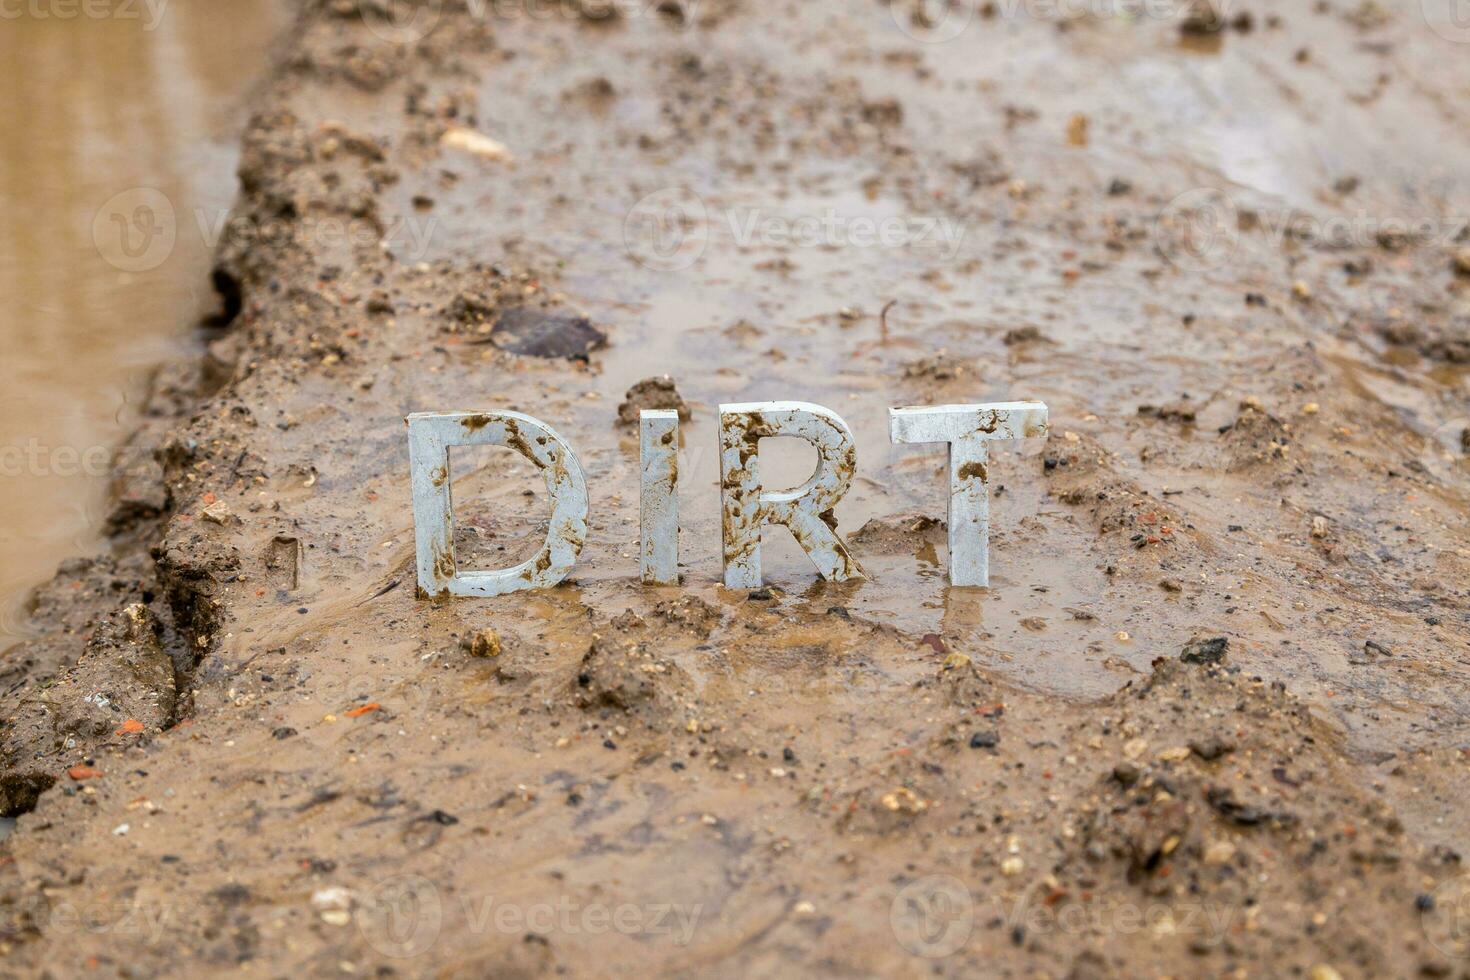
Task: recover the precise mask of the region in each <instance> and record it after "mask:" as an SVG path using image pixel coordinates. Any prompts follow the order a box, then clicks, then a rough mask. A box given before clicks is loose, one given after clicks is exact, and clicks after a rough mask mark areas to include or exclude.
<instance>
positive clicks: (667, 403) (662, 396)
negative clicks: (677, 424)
mask: <svg viewBox="0 0 1470 980" xmlns="http://www.w3.org/2000/svg"><path fill="white" fill-rule="evenodd" d="M623 399H624V400H623V403H622V404H621V405H619V406H618V422H619V423H620V424H622V425H637V424H638V418H639V413H640V412H643V411H658V410H663V411H672V412H678V413H679V418H680V419H682V420H684V421H686V422H687V421H688V420H689V415H690V412H689V406H688V405H686V404H685V403H684V399H683V398H682V397H681V396H680V395H679V389H678V388H676V387H674V379H673V378H671V377H669V376H668V375H667V374H664V375H659V376H657V377H653V378H644V379H643V380H642V381H640V382H638V383H637V384H635V385H634V386H633V387H631V388H629V389H628V393H627V394H626V395H624V396H623Z"/></svg>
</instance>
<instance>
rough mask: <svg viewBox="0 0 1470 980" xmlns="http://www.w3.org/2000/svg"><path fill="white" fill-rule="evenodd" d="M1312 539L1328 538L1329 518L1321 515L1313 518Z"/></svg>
mask: <svg viewBox="0 0 1470 980" xmlns="http://www.w3.org/2000/svg"><path fill="white" fill-rule="evenodd" d="M1312 537H1314V538H1325V537H1327V518H1325V517H1323V516H1322V515H1321V514H1316V515H1313V517H1312Z"/></svg>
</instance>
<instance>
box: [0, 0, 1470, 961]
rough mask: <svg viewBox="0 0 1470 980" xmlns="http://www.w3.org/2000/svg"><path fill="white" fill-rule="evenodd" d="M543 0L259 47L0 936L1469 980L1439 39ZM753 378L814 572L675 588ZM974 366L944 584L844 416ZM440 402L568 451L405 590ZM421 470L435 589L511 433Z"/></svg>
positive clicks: (41, 948) (50, 597) (913, 482)
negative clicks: (545, 476) (836, 536)
mask: <svg viewBox="0 0 1470 980" xmlns="http://www.w3.org/2000/svg"><path fill="white" fill-rule="evenodd" d="M550 9H551V10H552V14H551V15H550V16H547V15H545V8H543V7H539V6H538V7H536V11H537V12H536V14H535V15H534V16H532V15H531V12H530V8H527V7H524V6H522V7H512V6H510V5H501V6H495V5H489V6H487V5H485V4H471V5H469V6H466V4H465V3H463V2H461V0H454V2H445V3H443V4H425V5H424V7H423V10H422V19H419V20H412V21H410V20H408V19H406V18H404V17H402V16H395V15H401V14H402V13H403V11H402V10H401V9H398V8H395V7H392V6H389V5H384V4H381V3H378V2H376V0H361V2H354V0H334V2H307V3H305V4H304V7H303V9H302V11H301V13H300V16H299V20H298V22H297V23H296V25H295V26H294V28H293V29H292V30H291V31H290V32H289V36H288V37H287V38H285V39H283V41H282V44H281V46H280V50H279V53H278V70H277V77H276V81H275V82H274V84H272V85H271V86H270V87H269V90H268V91H267V92H266V94H265V96H264V98H263V99H262V101H261V103H260V104H259V106H258V111H257V112H256V114H255V116H254V117H253V120H252V122H251V124H250V126H249V129H248V131H247V132H246V133H245V135H244V154H243V157H242V163H241V167H240V179H241V192H240V197H239V201H238V205H237V209H236V219H237V226H236V227H235V229H234V231H233V233H232V234H230V235H229V236H227V240H226V243H225V245H224V247H223V248H222V250H221V253H220V255H219V262H218V271H217V272H216V275H215V284H216V287H217V288H218V290H219V291H220V295H221V302H222V309H223V312H222V315H221V316H220V318H219V319H218V322H215V323H212V324H211V325H209V326H208V327H206V328H205V329H206V330H208V331H209V346H208V355H207V356H206V357H205V358H204V360H203V361H202V362H200V363H189V364H178V365H175V366H174V367H173V368H171V369H170V370H168V371H166V372H164V374H163V375H162V376H161V377H160V378H159V379H158V382H157V384H156V386H155V393H154V396H153V399H152V402H151V407H150V412H149V415H150V421H149V423H148V424H147V425H146V426H145V427H144V428H143V430H142V431H140V432H139V433H138V435H137V436H136V439H135V443H136V446H137V447H139V448H141V449H142V450H144V452H142V453H133V454H129V458H131V459H135V460H136V459H140V458H141V459H144V460H146V461H145V462H142V463H137V464H135V465H132V466H131V467H130V468H129V470H128V471H127V472H126V473H122V474H119V479H118V481H117V487H116V507H115V512H114V515H113V522H112V526H113V530H114V538H113V542H114V548H113V551H112V553H111V554H109V555H107V556H103V557H95V558H85V559H77V560H73V561H69V562H67V563H65V564H63V565H62V567H61V569H60V570H59V572H58V574H57V577H56V579H55V580H54V581H53V582H51V583H50V584H49V585H47V586H46V587H44V588H42V589H41V590H39V592H38V593H37V595H36V597H35V599H34V601H33V603H32V607H33V609H32V627H33V628H34V629H36V630H37V631H39V632H40V633H41V634H42V636H41V637H40V638H39V639H37V640H34V641H31V642H29V643H26V644H24V645H22V646H20V647H17V648H15V649H12V650H11V651H10V652H9V653H8V655H6V657H5V658H4V659H3V660H0V672H3V680H4V686H3V691H4V695H3V719H4V725H3V728H0V753H3V763H4V770H3V775H0V806H3V810H0V812H3V813H4V814H5V815H8V816H11V817H18V821H17V822H16V824H15V828H14V831H13V832H12V833H11V834H10V835H9V836H8V837H6V838H5V839H4V841H3V843H0V912H3V913H4V914H3V916H0V952H3V960H0V973H3V974H5V975H15V976H32V975H54V976H69V975H89V976H90V975H100V976H110V975H122V976H154V975H179V976H197V975H201V974H204V973H213V972H230V973H237V974H239V975H245V976H271V977H274V976H298V975H309V976H337V975H374V976H442V977H480V976H531V975H542V974H549V973H564V974H568V975H574V976H580V975H603V974H615V975H624V974H644V975H646V974H648V973H653V972H656V973H659V974H699V975H721V976H746V975H755V974H774V975H793V974H797V973H802V974H808V973H810V974H822V975H853V976H857V975H880V974H881V975H898V976H917V975H928V974H939V975H987V976H989V975H994V976H1051V977H1067V976H1071V977H1105V976H1197V975H1209V976H1241V977H1246V976H1269V977H1277V976H1310V977H1313V978H1314V980H1330V978H1333V977H1337V976H1342V977H1383V976H1416V975H1425V976H1435V977H1440V976H1463V975H1470V959H1467V958H1466V957H1465V954H1466V953H1467V952H1470V946H1467V945H1466V943H1467V940H1470V934H1467V933H1466V932H1465V931H1464V930H1463V929H1462V928H1461V922H1460V920H1461V918H1462V914H1461V910H1462V901H1463V900H1464V898H1465V895H1466V893H1470V887H1465V885H1464V879H1462V878H1461V877H1460V876H1461V875H1462V874H1464V869H1463V868H1462V852H1463V851H1464V850H1465V849H1466V847H1467V838H1466V831H1467V819H1466V816H1465V809H1464V807H1463V805H1462V804H1461V795H1460V791H1458V790H1456V789H1455V787H1456V786H1459V785H1463V784H1461V783H1460V780H1461V779H1463V778H1464V776H1465V773H1466V763H1467V760H1466V752H1467V750H1470V740H1467V731H1466V724H1467V711H1470V665H1467V660H1466V658H1467V652H1470V645H1467V640H1470V631H1467V612H1470V597H1467V590H1466V587H1465V582H1466V572H1467V567H1470V564H1467V562H1470V552H1467V544H1470V536H1467V532H1466V515H1467V502H1470V472H1467V470H1466V468H1465V467H1464V465H1463V463H1462V460H1461V456H1462V446H1461V441H1460V440H1461V431H1462V430H1463V429H1464V428H1465V427H1466V421H1465V416H1466V415H1467V414H1470V398H1467V389H1466V385H1465V382H1464V368H1463V365H1464V363H1466V362H1467V361H1470V254H1467V253H1466V252H1465V249H1466V248H1467V247H1470V241H1467V240H1466V236H1465V234H1464V232H1463V230H1462V229H1461V228H1458V227H1457V226H1455V225H1454V223H1453V219H1454V218H1455V216H1456V215H1458V216H1460V218H1461V219H1463V217H1464V216H1465V215H1467V214H1470V191H1467V180H1470V171H1467V160H1470V152H1467V151H1470V146H1467V144H1470V137H1467V134H1470V98H1467V96H1470V56H1467V53H1470V47H1466V45H1465V44H1463V43H1458V42H1457V41H1456V40H1454V39H1453V38H1450V37H1447V36H1446V35H1445V34H1444V33H1440V32H1436V31H1434V30H1431V29H1430V28H1429V27H1428V26H1427V25H1426V22H1425V20H1424V18H1423V16H1422V15H1421V13H1420V5H1419V4H1417V3H1414V2H1408V0H1405V2H1402V3H1387V4H1379V3H1365V4H1362V5H1352V4H1347V3H1306V2H1288V3H1280V4H1273V5H1270V6H1267V5H1264V4H1263V5H1259V6H1255V5H1251V6H1246V5H1236V6H1235V7H1231V8H1228V9H1227V11H1226V12H1227V13H1228V14H1229V15H1230V16H1229V18H1228V19H1225V22H1224V23H1215V24H1208V23H1207V24H1204V25H1201V23H1200V20H1199V18H1198V17H1193V18H1189V17H1185V16H1184V15H1183V13H1182V12H1181V11H1177V10H1175V11H1172V14H1173V16H1169V17H1162V16H1140V17H1124V16H1086V17H1067V18H1060V17H1057V16H1050V15H1049V12H1050V13H1055V11H1054V10H1052V8H1051V7H1047V6H1043V7H1041V8H1038V9H1036V10H1033V9H1031V8H1030V7H1028V6H1026V5H1015V4H1010V5H1006V4H999V5H996V4H991V5H986V6H985V7H983V8H980V9H976V10H971V9H970V8H969V7H965V6H960V7H957V8H955V11H953V12H954V13H956V14H959V15H969V16H968V19H962V20H953V19H951V20H942V19H936V17H935V16H934V10H933V8H932V7H928V8H923V9H916V8H910V7H909V6H908V5H907V4H906V3H903V2H896V3H895V5H894V6H893V7H892V8H890V7H888V6H885V5H883V4H881V3H875V2H872V0H832V2H829V3H823V4H815V3H796V2H786V0H774V2H769V3H764V4H754V3H750V2H748V0H744V2H741V0H702V2H700V3H697V4H683V5H681V4H677V3H663V4H656V5H648V6H647V7H642V6H640V7H638V8H636V9H635V8H634V7H632V6H624V7H622V8H620V9H619V11H618V12H617V13H614V14H609V13H608V11H607V8H605V7H603V6H599V5H596V4H591V3H588V2H585V0H583V2H579V3H574V2H571V0H568V2H567V3H566V4H564V5H560V6H552V7H551V8H550ZM1064 9H1066V8H1064ZM926 11H927V12H926ZM956 25H959V26H960V27H961V28H962V29H960V30H955V27H956ZM1214 28H1219V29H1218V30H1213V29H1214ZM1211 31H1213V32H1211ZM1202 32H1203V33H1202ZM1181 195H1183V197H1182V198H1181ZM829 209H831V210H830V212H829ZM1221 213H1223V214H1224V215H1225V216H1226V220H1224V221H1223V222H1220V221H1216V222H1215V223H1214V224H1211V223H1210V220H1209V219H1212V218H1218V217H1219V215H1220V214H1221ZM803 219H806V221H805V223H802V222H803ZM884 219H890V221H889V223H888V224H887V225H883V227H887V228H888V229H889V230H890V231H893V235H892V236H891V237H890V238H888V239H886V240H883V241H878V242H875V241H874V240H873V239H872V233H873V232H872V229H874V228H877V227H879V226H880V224H881V223H882V222H883V221H884ZM1287 219H1290V220H1287ZM895 222H897V224H895ZM1191 222H1194V223H1193V224H1191ZM1426 224H1427V225H1428V226H1429V227H1428V230H1425V225H1426ZM895 228H896V229H897V231H894V229H895ZM344 230H345V231H346V232H348V233H347V234H342V233H339V232H341V231H344ZM548 317H551V318H553V319H551V320H550V321H549V322H550V323H551V324H552V326H553V328H554V329H553V333H554V335H555V337H556V338H557V339H558V340H559V341H560V342H561V343H562V344H563V347H562V348H561V349H558V350H556V351H550V352H548V351H545V350H539V349H538V348H537V345H535V344H534V343H531V344H525V343H521V342H522V341H525V339H526V336H527V335H528V332H529V333H532V334H534V332H535V331H536V330H537V329H540V328H541V327H542V326H544V325H545V324H546V323H547V322H548V321H547V318H548ZM579 318H585V322H582V320H580V319H579ZM514 347H520V349H521V350H523V351H529V353H514V352H513V351H512V350H511V349H510V348H514ZM538 350H539V353H555V354H558V355H571V356H552V357H546V356H538ZM665 373H667V374H670V375H672V376H673V378H674V380H675V384H676V386H677V391H678V393H679V394H680V395H681V396H682V398H683V400H684V401H685V402H686V403H687V405H688V408H689V410H690V417H689V420H688V421H687V422H686V423H685V424H684V425H683V434H682V437H683V453H682V456H681V465H680V474H681V482H680V486H681V506H682V508H683V511H684V522H683V527H684V533H683V537H682V549H683V550H682V571H683V578H684V581H683V584H682V585H681V586H680V587H678V588H658V589H650V588H643V587H641V586H640V585H639V584H638V579H637V558H636V555H637V536H638V527H637V514H638V501H637V461H636V456H637V442H636V433H635V432H634V430H633V429H632V428H631V427H629V426H627V425H626V424H620V422H619V407H620V405H621V403H622V402H623V400H624V393H625V392H626V391H627V390H628V389H629V388H630V387H631V386H633V385H634V384H635V383H637V382H639V381H640V380H642V379H644V378H647V377H649V376H654V375H661V374H665ZM764 398H786V399H802V400H807V401H812V402H817V403H819V404H824V405H827V406H829V407H831V408H833V409H834V410H836V411H838V412H839V413H841V414H842V415H843V416H844V417H845V418H846V419H847V421H848V423H849V425H850V426H851V427H852V429H853V430H854V433H855V436H856V438H857V442H858V468H859V476H858V479H857V481H856V482H855V484H854V487H853V490H852V492H851V493H850V494H849V495H848V497H847V499H846V500H844V502H843V503H842V504H841V505H840V506H839V507H838V508H837V512H836V517H837V519H838V521H839V527H840V529H841V530H842V533H844V534H845V535H846V536H847V537H848V540H849V543H850V544H851V546H852V550H853V553H854V555H855V557H856V558H857V559H858V561H859V562H861V563H862V565H863V566H864V568H866V569H867V571H868V572H869V573H870V580H869V581H867V582H864V583H854V584H847V585H832V584H824V583H822V582H820V581H818V580H816V578H815V576H814V575H813V574H812V570H811V566H810V565H809V564H808V563H807V562H806V561H805V559H804V558H803V557H802V556H801V554H800V553H799V551H797V550H796V549H795V547H794V545H792V544H791V542H790V540H789V535H787V534H786V533H785V532H784V531H772V532H770V533H768V535H767V544H766V577H767V582H768V587H767V588H766V589H762V590H758V591H755V592H749V593H747V592H744V591H741V592H732V591H729V590H726V589H724V588H723V587H721V585H720V567H719V554H720V548H719V539H718V520H717V517H718V489H717V484H718V474H717V471H716V470H717V464H716V458H717V457H716V452H715V446H714V441H715V426H714V425H713V416H714V412H715V408H716V406H717V405H718V404H719V403H720V402H722V401H727V402H728V401H746V400H757V399H764ZM1018 398H1039V399H1043V400H1044V401H1046V402H1047V403H1048V404H1049V405H1050V407H1051V417H1052V434H1051V436H1050V438H1049V440H1047V441H1046V443H1045V445H1032V446H1024V447H1019V451H1017V452H1013V453H1010V454H997V455H996V456H995V457H994V461H993V463H992V466H991V470H992V482H993V485H994V491H995V496H994V511H993V515H994V532H993V538H992V565H993V569H994V578H993V581H992V588H990V589H989V590H985V591H978V590H959V589H954V590H952V589H949V588H948V587H947V586H946V584H945V582H944V568H945V546H944V541H945V534H944V526H943V523H942V520H943V517H944V507H943V493H944V491H943V472H944V467H943V456H942V454H940V453H936V452H934V451H932V448H930V447H921V446H918V447H892V446H890V445H888V443H887V424H886V417H885V416H886V410H887V408H888V407H889V406H890V405H901V404H924V403H938V402H954V401H969V400H1011V399H1018ZM499 408H514V409H517V410H520V411H524V412H528V413H530V414H532V415H535V416H537V417H539V418H541V419H543V420H545V421H547V422H549V423H551V424H552V425H553V426H555V427H556V428H557V429H558V430H559V431H560V432H561V433H562V434H563V435H564V436H565V437H566V438H567V439H569V440H570V441H571V443H572V444H573V445H574V446H575V447H576V448H577V449H578V451H579V454H580V456H581V460H582V463H583V466H584V468H585V469H586V470H587V472H588V477H589V485H590V486H591V487H592V514H591V521H590V525H591V530H590V535H589V539H588V543H587V546H586V548H585V550H584V552H583V554H582V558H581V561H580V563H579V565H578V567H577V569H576V571H575V572H574V574H573V577H572V579H570V580H569V581H568V582H566V583H564V584H563V585H561V586H560V587H558V588H556V589H553V590H550V591H546V592H541V593H533V594H525V595H520V596H514V597H506V598H500V599H491V600H466V601H449V602H430V601H425V600H421V599H419V598H418V597H417V596H416V590H415V587H414V586H415V583H414V580H413V529H412V519H411V514H410V509H409V500H408V479H407V478H408V468H407V445H406V439H405V431H404V426H403V421H402V420H403V417H404V416H405V415H406V414H408V413H410V412H413V411H424V410H446V411H447V410H459V409H468V410H486V409H499ZM624 414H625V415H626V414H627V413H626V412H625V413H624ZM767 451H769V452H768V454H769V456H770V459H769V461H768V466H767V472H768V473H769V474H770V475H771V476H770V478H771V479H772V481H773V482H779V481H780V480H781V479H783V478H787V477H789V478H790V482H792V483H795V482H798V481H799V480H800V479H801V478H802V477H803V476H804V475H805V474H804V471H803V467H804V466H809V465H810V454H809V453H807V454H805V455H804V454H803V452H802V451H801V450H799V449H792V448H791V447H790V446H788V445H783V444H781V443H779V442H771V443H768V444H767V446H766V448H765V449H763V453H766V452H767ZM454 462H455V477H456V482H455V484H454V488H455V494H456V500H457V508H458V511H459V514H460V517H461V527H460V529H459V534H458V539H457V542H456V543H457V547H458V549H459V554H460V559H461V562H462V563H464V564H467V565H476V564H477V565H479V566H481V567H497V566H503V565H508V564H511V563H513V562H514V561H518V560H520V559H521V558H522V557H524V556H526V555H528V554H530V553H531V552H532V551H534V549H535V547H536V544H537V541H538V539H539V536H540V535H541V534H542V533H543V532H542V524H540V523H538V522H542V521H544V513H545V511H546V505H545V500H544V489H543V487H542V486H541V484H540V481H539V480H537V479H535V478H534V475H533V473H532V471H531V469H530V467H529V465H528V464H526V463H524V462H523V461H520V460H519V459H518V458H517V457H515V456H514V455H512V454H510V453H509V452H502V451H493V452H491V451H485V452H483V453H479V454H473V453H467V454H464V455H463V456H461V455H458V454H456V456H455V460H454ZM1464 907H1466V908H1470V905H1466V906H1464Z"/></svg>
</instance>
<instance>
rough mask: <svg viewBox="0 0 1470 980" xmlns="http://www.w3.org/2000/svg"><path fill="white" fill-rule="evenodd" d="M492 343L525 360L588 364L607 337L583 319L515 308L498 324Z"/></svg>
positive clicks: (527, 308)
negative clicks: (587, 361)
mask: <svg viewBox="0 0 1470 980" xmlns="http://www.w3.org/2000/svg"><path fill="white" fill-rule="evenodd" d="M490 342H491V343H493V344H494V345H495V346H496V347H499V348H500V349H501V350H504V351H509V352H510V353H512V354H520V355H522V356H523V357H546V358H553V359H555V358H563V359H566V360H571V361H586V360H588V357H589V355H590V353H591V352H592V351H594V350H597V349H598V348H601V347H604V346H606V345H607V334H605V333H603V332H602V331H601V330H599V329H598V328H597V327H595V326H593V325H592V321H590V320H588V319H587V318H586V317H583V316H577V315H575V314H572V313H557V312H550V311H547V310H538V309H534V308H532V307H528V306H515V307H511V308H510V309H508V310H506V311H504V312H503V313H501V314H500V318H499V319H498V320H496V321H495V326H494V328H493V329H492V330H491V332H490Z"/></svg>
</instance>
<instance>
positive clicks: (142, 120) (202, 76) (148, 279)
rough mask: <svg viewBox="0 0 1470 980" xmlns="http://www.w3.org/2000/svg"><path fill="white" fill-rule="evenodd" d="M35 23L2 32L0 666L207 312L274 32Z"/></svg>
mask: <svg viewBox="0 0 1470 980" xmlns="http://www.w3.org/2000/svg"><path fill="white" fill-rule="evenodd" d="M126 6H131V5H126ZM157 6H158V5H155V7H157ZM17 9H18V8H17ZM94 9H96V8H94ZM116 9H117V11H118V12H119V13H122V12H124V9H125V8H124V6H117V7H116ZM48 12H49V11H48V8H45V7H44V5H42V6H36V5H32V7H28V8H27V12H26V13H25V15H24V16H20V17H17V18H9V19H6V20H5V21H4V22H3V25H0V64H4V65H5V66H6V86H7V96H8V97H7V99H6V104H7V109H6V111H5V113H3V114H0V295H4V297H5V311H4V314H3V315H0V349H3V350H4V352H5V354H4V357H3V359H0V364H3V367H0V372H3V381H0V477H3V480H0V486H3V491H0V648H3V647H4V646H7V645H8V644H9V643H10V642H12V641H13V640H15V639H16V638H17V637H18V636H19V635H20V627H19V626H18V625H17V613H18V611H19V610H20V608H21V604H22V602H23V600H24V597H25V594H26V592H27V591H28V590H29V589H30V588H31V587H32V586H34V585H35V584H36V583H38V582H40V581H42V580H43V579H45V578H46V577H48V576H49V575H50V574H51V573H52V571H53V570H54V569H55V567H56V565H57V563H58V562H59V561H61V560H63V559H65V558H68V557H71V556H74V555H79V554H87V553H95V552H96V551H97V550H98V549H100V548H101V547H102V546H103V541H102V535H101V527H102V524H103V521H104V520H105V518H106V510H105V503H104V501H105V496H106V490H107V485H108V477H109V472H110V470H111V468H112V465H113V458H114V450H115V447H116V446H117V444H118V443H119V441H120V440H121V439H123V438H124V437H125V435H126V433H127V431H128V429H129V427H130V426H131V425H132V424H133V422H134V420H135V418H136V415H137V412H138V411H139V400H140V398H141V397H142V395H143V393H144V392H145V390H146V385H147V382H148V377H149V375H150V372H151V371H152V370H153V369H154V368H155V367H156V366H157V365H158V364H160V363H162V362H163V361H165V360H167V359H169V358H171V357H176V356H178V355H179V354H180V353H181V352H182V350H183V349H184V348H186V347H188V346H189V345H190V343H191V340H190V337H189V330H188V327H189V326H190V324H192V323H194V322H196V321H197V320H198V319H199V317H201V316H203V315H207V314H208V313H209V312H210V311H211V310H212V308H213V306H214V303H215V299H214V297H213V295H212V294H211V291H210V288H209V279H208V267H209V261H210V253H211V243H210V241H209V240H208V239H209V235H208V232H207V229H209V228H213V227H217V226H218V221H217V218H218V216H219V215H220V214H222V213H223V212H224V210H225V209H227V208H228V207H229V205H230V202H231V198H232V196H233V194H234V188H235V178H234V164H235V158H236V154H237V145H238V136H239V129H240V126H241V124H242V122H243V104H244V97H245V95H246V94H247V92H248V91H249V89H250V86H251V83H252V79H254V78H255V77H256V75H257V74H258V73H259V72H260V71H261V70H262V68H263V66H264V64H265V61H266V53H267V48H268V45H269V43H270V41H271V38H272V36H273V33H274V31H275V30H276V29H277V27H278V26H279V24H280V21H281V18H282V16H283V14H282V11H281V8H280V6H279V5H278V4H276V3H273V2H271V0H192V2H188V3H176V4H170V5H164V6H162V9H161V10H160V11H159V12H158V13H157V14H153V13H150V12H149V10H148V9H147V8H146V7H145V6H144V5H141V4H139V5H136V7H135V9H133V10H131V11H127V13H128V14H129V15H128V16H114V17H110V18H97V19H89V18H87V17H84V16H80V15H76V16H73V17H70V18H66V19H63V18H61V17H59V16H41V14H46V13H48ZM56 12H57V13H65V12H67V8H65V7H58V8H57V11H56ZM132 15H136V16H132ZM201 228H203V229H206V230H205V231H201Z"/></svg>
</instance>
